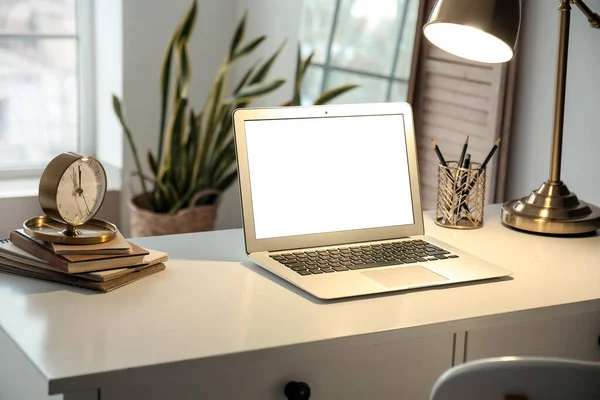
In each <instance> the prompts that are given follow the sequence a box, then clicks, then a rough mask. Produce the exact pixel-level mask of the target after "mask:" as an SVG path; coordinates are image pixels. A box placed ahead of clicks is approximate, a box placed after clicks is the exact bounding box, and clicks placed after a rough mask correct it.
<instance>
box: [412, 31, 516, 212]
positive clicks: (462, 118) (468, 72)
mask: <svg viewBox="0 0 600 400" xmlns="http://www.w3.org/2000/svg"><path fill="white" fill-rule="evenodd" d="M421 45H422V47H421V54H420V61H419V66H418V81H417V86H416V91H415V96H414V99H413V107H414V111H415V124H416V127H415V128H416V136H417V146H418V152H419V170H420V177H421V196H422V202H423V208H424V209H425V210H431V209H434V208H435V202H436V191H437V166H438V163H439V161H438V158H437V156H436V154H435V152H434V151H433V149H432V147H431V139H435V141H436V142H437V143H438V145H439V147H440V150H441V151H442V153H443V155H444V158H445V159H446V161H451V160H458V158H459V156H460V152H461V150H462V145H463V143H464V141H465V139H466V137H467V136H469V148H468V151H467V152H468V153H470V154H471V160H472V161H474V162H482V161H483V160H484V159H485V157H486V156H487V154H488V152H489V151H490V150H491V148H492V146H493V145H494V142H495V141H496V140H497V139H498V138H499V137H500V136H501V127H502V115H503V110H502V108H503V105H504V91H505V84H504V77H505V74H506V66H505V64H482V63H477V62H472V61H468V60H464V59H461V58H458V57H455V56H453V55H451V54H449V53H447V52H445V51H443V50H440V49H439V48H437V47H435V46H433V45H431V44H429V42H427V40H423V41H422V42H421ZM499 153H500V152H497V153H496V155H495V156H494V159H493V160H492V162H490V163H489V164H488V166H487V168H486V169H487V186H486V203H487V202H490V201H493V200H494V192H495V187H496V180H497V179H496V166H497V163H498V158H499V157H498V156H499Z"/></svg>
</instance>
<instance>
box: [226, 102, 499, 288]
mask: <svg viewBox="0 0 600 400" xmlns="http://www.w3.org/2000/svg"><path fill="white" fill-rule="evenodd" d="M233 120H234V132H235V136H234V137H235V143H236V159H237V165H238V171H239V184H240V193H241V203H242V216H243V218H242V219H243V230H244V239H245V244H246V253H247V254H248V255H249V257H250V259H251V260H252V261H253V262H255V263H256V264H258V265H260V266H261V267H263V268H265V269H266V270H268V271H270V272H272V273H273V274H275V275H277V276H279V277H280V278H283V279H285V280H286V281H288V282H290V283H292V284H293V285H295V286H297V287H299V288H301V289H303V290H304V291H306V292H308V293H310V294H312V295H313V296H315V297H318V298H321V299H335V298H343V297H350V296H358V295H366V294H373V293H381V292H389V291H397V290H407V289H414V288H422V287H429V286H439V285H448V284H455V283H458V282H467V281H475V280H485V279H492V278H498V277H503V276H507V275H510V274H511V273H510V272H509V271H507V270H505V269H503V268H500V267H498V266H495V265H493V264H491V263H489V262H486V261H484V260H482V259H479V258H477V257H475V256H473V255H470V254H467V253H466V252H464V251H461V250H460V249H457V248H454V247H452V246H449V245H448V244H446V243H442V242H440V241H438V240H435V239H433V238H430V237H427V236H424V225H423V212H422V208H421V200H420V199H421V198H420V192H419V173H418V168H417V148H416V144H415V132H414V123H413V115H412V109H411V107H410V105H409V104H408V103H380V104H354V105H325V106H306V107H278V108H246V109H238V110H236V111H234V113H233ZM341 259H343V260H341Z"/></svg>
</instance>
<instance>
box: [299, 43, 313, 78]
mask: <svg viewBox="0 0 600 400" xmlns="http://www.w3.org/2000/svg"><path fill="white" fill-rule="evenodd" d="M298 49H299V48H298ZM314 55H315V53H314V52H312V53H310V54H309V55H308V57H306V59H305V60H304V61H302V63H301V64H300V77H301V81H302V80H304V76H305V75H306V70H307V69H308V66H309V65H310V63H311V61H312V59H313V56H314Z"/></svg>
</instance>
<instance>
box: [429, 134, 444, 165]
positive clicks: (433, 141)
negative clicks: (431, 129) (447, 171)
mask: <svg viewBox="0 0 600 400" xmlns="http://www.w3.org/2000/svg"><path fill="white" fill-rule="evenodd" d="M431 145H432V146H433V150H435V154H437V156H438V159H439V160H440V164H442V165H443V166H444V167H446V168H447V167H448V164H447V163H446V160H445V159H444V156H443V155H442V152H441V151H440V148H439V147H438V145H437V143H436V142H435V140H433V139H431Z"/></svg>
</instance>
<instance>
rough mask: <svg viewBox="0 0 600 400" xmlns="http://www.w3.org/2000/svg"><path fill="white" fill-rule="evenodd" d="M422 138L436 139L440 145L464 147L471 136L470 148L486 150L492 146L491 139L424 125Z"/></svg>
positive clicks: (421, 133)
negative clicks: (447, 144) (451, 144)
mask: <svg viewBox="0 0 600 400" xmlns="http://www.w3.org/2000/svg"><path fill="white" fill-rule="evenodd" d="M420 135H421V136H424V137H427V138H429V140H431V139H435V141H436V142H438V143H442V142H443V143H457V144H459V145H461V146H462V144H463V143H464V141H465V139H466V138H467V136H469V147H471V146H474V147H476V148H485V147H486V146H489V145H490V138H489V137H480V136H476V135H468V134H467V133H463V132H459V131H458V130H453V129H448V128H446V127H440V126H436V125H429V124H426V125H423V126H422V127H421V132H420Z"/></svg>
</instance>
